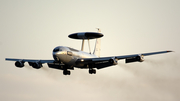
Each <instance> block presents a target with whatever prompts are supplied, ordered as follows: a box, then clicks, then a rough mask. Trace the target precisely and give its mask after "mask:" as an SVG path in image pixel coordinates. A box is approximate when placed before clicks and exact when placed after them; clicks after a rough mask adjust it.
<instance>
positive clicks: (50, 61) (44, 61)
mask: <svg viewBox="0 0 180 101" xmlns="http://www.w3.org/2000/svg"><path fill="white" fill-rule="evenodd" d="M6 60H7V61H21V62H39V63H42V64H43V63H53V62H54V60H32V59H12V58H6Z"/></svg>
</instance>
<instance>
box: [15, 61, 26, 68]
mask: <svg viewBox="0 0 180 101" xmlns="http://www.w3.org/2000/svg"><path fill="white" fill-rule="evenodd" d="M15 66H16V67H20V68H22V67H24V62H22V61H16V62H15Z"/></svg>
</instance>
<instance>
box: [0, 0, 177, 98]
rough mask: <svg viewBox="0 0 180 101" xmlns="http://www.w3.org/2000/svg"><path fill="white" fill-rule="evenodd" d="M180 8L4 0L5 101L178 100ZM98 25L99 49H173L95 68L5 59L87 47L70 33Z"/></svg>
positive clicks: (107, 52) (162, 0) (169, 0)
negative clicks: (22, 64)
mask: <svg viewBox="0 0 180 101" xmlns="http://www.w3.org/2000/svg"><path fill="white" fill-rule="evenodd" d="M179 11H180V1H179V0H148V1H147V0H132V1H131V0H88V1H87V0H53V1H52V0H51V1H47V0H46V1H45V0H41V1H40V0H31V1H30V0H29V1H27V0H0V14H1V16H0V22H1V23H0V28H1V30H0V56H1V58H0V63H1V71H0V81H1V83H0V91H1V92H0V100H2V101H12V100H13V101H32V100H34V101H37V100H43V101H49V100H51V101H60V100H61V101H63V100H65V101H82V100H86V101H92V100H93V101H102V100H103V101H110V100H111V101H120V100H122V101H144V100H146V101H179V100H180V97H179V93H180V87H179V85H180V73H179V72H180V59H179V56H180V52H179V51H180V48H179V43H180V40H179V38H180V34H179V32H180V19H179V18H180V12H179ZM97 27H99V28H101V30H102V33H103V34H104V37H103V38H102V49H101V56H113V55H125V54H134V53H141V52H152V51H161V50H173V51H175V52H174V53H170V54H163V55H156V56H150V57H145V59H146V60H145V62H143V63H132V64H125V63H124V61H123V60H122V61H119V65H118V66H113V67H110V68H106V69H102V70H97V74H96V75H89V74H88V70H81V69H75V70H74V71H71V75H70V76H64V75H63V74H62V71H60V70H53V69H49V68H48V67H47V65H44V68H42V69H40V70H36V69H32V68H31V67H29V66H28V64H26V65H27V66H25V67H24V68H22V69H20V68H16V67H15V66H14V62H8V61H5V60H4V59H5V58H7V57H11V58H27V59H52V50H53V48H54V47H56V46H70V47H73V48H76V49H80V48H81V41H79V40H73V39H69V38H68V35H69V34H71V33H75V32H84V31H97V30H96V29H95V28H97ZM91 42H92V44H91V47H92V49H93V48H94V40H92V41H91ZM86 45H87V43H86ZM85 48H86V51H88V47H87V46H86V47H85Z"/></svg>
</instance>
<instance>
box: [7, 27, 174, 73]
mask: <svg viewBox="0 0 180 101" xmlns="http://www.w3.org/2000/svg"><path fill="white" fill-rule="evenodd" d="M103 36H104V35H103V34H102V33H101V31H100V29H98V32H78V33H73V34H70V35H69V36H68V37H69V38H73V39H82V46H81V50H77V49H74V48H70V47H66V46H57V47H55V48H54V49H53V52H52V55H53V58H54V60H34V59H14V58H6V59H5V60H8V61H16V62H15V66H16V67H19V68H22V67H24V63H25V62H28V64H29V65H30V66H32V67H33V68H35V69H40V68H41V67H43V65H42V64H44V63H47V65H48V67H49V68H53V69H59V70H63V74H64V75H70V74H71V72H70V70H74V67H76V68H80V69H89V74H96V69H103V68H106V67H109V66H114V65H117V64H118V60H122V59H125V63H133V62H143V61H144V56H149V55H156V54H163V53H169V52H172V51H158V52H150V53H142V54H132V55H123V56H109V57H100V49H101V48H100V44H101V37H103ZM90 39H96V43H95V47H94V52H93V53H91V51H90V53H88V52H85V51H83V49H84V40H88V43H89V40H90ZM89 50H90V44H89Z"/></svg>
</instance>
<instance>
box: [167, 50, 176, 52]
mask: <svg viewBox="0 0 180 101" xmlns="http://www.w3.org/2000/svg"><path fill="white" fill-rule="evenodd" d="M166 52H174V51H171V50H167V51H166Z"/></svg>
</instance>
